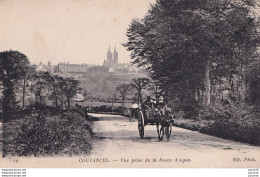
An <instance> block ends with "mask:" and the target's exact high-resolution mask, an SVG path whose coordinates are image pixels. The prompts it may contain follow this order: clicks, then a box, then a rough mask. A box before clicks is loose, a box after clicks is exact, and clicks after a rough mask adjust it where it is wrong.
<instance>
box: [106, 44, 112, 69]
mask: <svg viewBox="0 0 260 177" xmlns="http://www.w3.org/2000/svg"><path fill="white" fill-rule="evenodd" d="M107 64H108V66H111V65H112V53H111V51H110V46H109V48H108V51H107Z"/></svg>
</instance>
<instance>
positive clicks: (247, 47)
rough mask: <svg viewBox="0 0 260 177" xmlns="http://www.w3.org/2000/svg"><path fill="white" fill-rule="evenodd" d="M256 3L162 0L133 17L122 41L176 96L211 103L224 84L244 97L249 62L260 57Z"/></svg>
mask: <svg viewBox="0 0 260 177" xmlns="http://www.w3.org/2000/svg"><path fill="white" fill-rule="evenodd" d="M255 6H256V1H254V0H252V1H251V0H250V1H247V0H200V1H198V0H174V1H172V0H157V1H156V3H155V4H154V5H151V8H150V9H149V11H148V13H147V15H146V16H145V17H143V18H142V19H134V20H133V21H132V22H131V24H130V26H129V28H128V29H127V33H126V35H127V37H128V42H127V43H125V44H123V45H124V46H125V47H127V50H129V51H131V58H132V59H133V63H134V64H137V65H138V66H142V67H145V69H146V70H147V71H148V73H149V74H150V77H151V78H152V79H153V80H156V81H158V84H159V86H160V89H162V90H163V92H164V93H165V94H166V95H167V97H168V98H171V99H172V100H175V102H179V103H180V104H184V105H187V104H190V103H192V105H209V104H211V103H213V101H212V98H215V97H217V93H218V92H221V93H222V91H223V89H226V90H232V91H233V92H237V93H239V94H240V95H241V98H242V99H243V94H245V93H246V89H247V85H248V83H247V82H248V80H247V77H248V73H249V72H248V71H249V70H250V63H252V62H255V61H258V62H259V55H258V54H259V52H258V47H259V41H260V40H259V39H260V38H259V31H260V30H259V19H258V17H257V16H256V14H255V13H254V8H255ZM223 79H225V80H227V81H228V82H226V85H225V88H223V85H221V84H223ZM227 87H229V88H227ZM216 88H217V89H218V90H216ZM213 100H214V99H213Z"/></svg>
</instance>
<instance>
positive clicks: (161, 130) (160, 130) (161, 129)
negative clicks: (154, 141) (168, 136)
mask: <svg viewBox="0 0 260 177" xmlns="http://www.w3.org/2000/svg"><path fill="white" fill-rule="evenodd" d="M156 127H157V134H158V140H159V141H162V140H163V136H164V127H163V126H162V125H161V124H160V123H157V124H156Z"/></svg>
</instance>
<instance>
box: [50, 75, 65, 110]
mask: <svg viewBox="0 0 260 177" xmlns="http://www.w3.org/2000/svg"><path fill="white" fill-rule="evenodd" d="M50 81H51V86H52V94H51V95H50V99H52V100H54V102H55V107H56V108H57V107H58V100H60V102H62V96H63V90H62V88H63V83H64V79H63V77H59V76H57V75H54V76H52V77H51V79H50Z"/></svg>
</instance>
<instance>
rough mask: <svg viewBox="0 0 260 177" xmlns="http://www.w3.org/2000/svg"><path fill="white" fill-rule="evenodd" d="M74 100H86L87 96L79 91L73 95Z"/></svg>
mask: <svg viewBox="0 0 260 177" xmlns="http://www.w3.org/2000/svg"><path fill="white" fill-rule="evenodd" d="M72 100H73V101H84V100H85V98H84V96H83V95H82V94H81V93H77V94H76V95H75V96H74V97H73V99H72Z"/></svg>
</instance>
